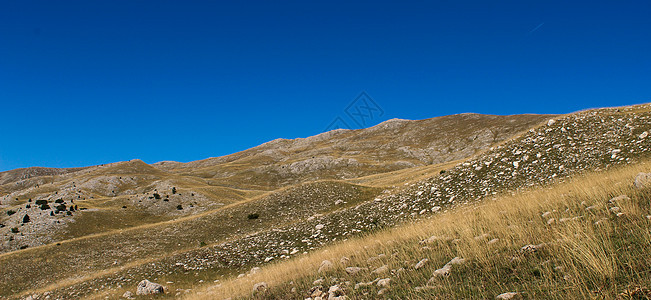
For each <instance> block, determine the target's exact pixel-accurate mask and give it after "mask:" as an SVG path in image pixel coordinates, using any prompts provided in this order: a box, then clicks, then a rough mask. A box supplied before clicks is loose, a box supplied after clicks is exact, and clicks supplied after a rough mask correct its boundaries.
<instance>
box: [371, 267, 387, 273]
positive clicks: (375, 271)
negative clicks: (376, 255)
mask: <svg viewBox="0 0 651 300" xmlns="http://www.w3.org/2000/svg"><path fill="white" fill-rule="evenodd" d="M388 271H389V267H388V266H387V265H383V266H381V267H379V268H377V269H375V270H373V271H371V274H384V273H386V272H388Z"/></svg>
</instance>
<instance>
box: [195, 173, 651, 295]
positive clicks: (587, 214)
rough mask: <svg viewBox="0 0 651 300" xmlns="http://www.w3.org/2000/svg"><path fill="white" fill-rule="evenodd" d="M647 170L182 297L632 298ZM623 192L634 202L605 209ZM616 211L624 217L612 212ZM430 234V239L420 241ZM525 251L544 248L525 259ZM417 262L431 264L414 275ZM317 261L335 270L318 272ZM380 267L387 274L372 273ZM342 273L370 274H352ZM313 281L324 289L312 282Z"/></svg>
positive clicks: (495, 202) (578, 181)
mask: <svg viewBox="0 0 651 300" xmlns="http://www.w3.org/2000/svg"><path fill="white" fill-rule="evenodd" d="M650 168H651V167H650V163H649V161H646V162H643V163H638V164H635V165H631V166H626V167H622V168H618V169H615V170H612V171H607V172H601V173H595V174H590V175H586V176H579V177H577V178H575V179H573V180H571V181H569V182H566V183H561V184H556V185H552V186H549V187H545V188H536V189H532V190H527V191H522V192H519V193H517V194H515V195H504V196H498V197H495V198H493V199H490V200H486V201H483V202H480V203H476V204H473V205H468V206H465V207H462V208H460V209H457V210H452V211H450V212H447V213H443V214H440V215H437V216H435V217H433V218H431V219H428V220H424V221H418V222H415V223H412V224H408V225H403V226H400V227H397V228H392V229H389V230H386V231H382V232H379V233H376V234H372V235H369V236H365V237H362V238H357V239H353V240H349V241H346V242H342V243H338V244H336V245H333V246H330V247H327V248H326V249H324V250H321V251H317V252H315V253H311V254H309V255H305V256H302V257H297V258H295V259H292V260H290V261H286V262H282V263H278V264H274V265H271V266H268V267H263V268H262V271H261V272H259V273H257V274H253V275H250V276H247V277H244V278H240V279H236V278H231V279H229V280H226V281H224V282H223V283H222V284H221V285H220V286H218V287H214V286H210V288H205V287H204V288H203V289H200V290H201V291H200V292H197V293H193V294H191V295H190V296H188V297H187V298H188V299H224V298H229V297H234V298H238V297H245V298H246V297H253V296H254V295H253V293H252V286H253V284H255V283H258V282H266V283H268V284H269V285H270V290H269V291H268V292H266V293H262V294H258V295H257V296H260V297H262V298H264V299H304V298H307V297H310V295H311V294H312V293H313V292H314V290H315V289H316V288H318V289H321V290H322V291H324V292H327V291H328V289H329V287H330V286H333V285H338V286H340V287H341V288H342V289H343V291H344V293H345V294H346V295H347V296H348V297H350V298H352V299H368V298H387V299H405V298H409V299H432V298H441V299H468V298H491V297H495V296H496V295H498V294H501V293H504V292H519V293H522V294H523V295H524V296H525V297H526V298H531V299H540V298H546V299H585V298H595V297H597V298H606V299H612V298H615V297H616V296H618V295H620V296H621V297H623V298H625V299H628V298H627V297H626V295H627V293H628V294H631V293H636V291H637V293H640V291H641V290H643V289H641V288H649V287H651V261H650V260H649V259H648V253H647V252H648V247H649V245H651V231H650V228H651V226H650V225H651V220H649V218H648V217H647V216H649V215H651V207H650V206H649V201H650V200H651V189H649V188H646V189H643V190H637V189H635V188H634V187H633V185H632V182H633V177H634V175H635V174H637V173H638V172H641V171H646V172H648V171H649V169H650ZM619 195H627V196H628V197H630V199H625V198H624V199H620V200H616V201H614V202H613V203H609V202H608V201H609V199H611V198H613V197H615V196H619ZM615 206H616V207H619V208H620V211H619V212H621V213H623V214H622V215H620V216H616V214H614V213H613V212H612V211H611V210H609V209H610V208H612V207H615ZM543 215H544V217H543ZM549 220H554V221H549ZM430 237H435V238H432V239H430V240H429V242H427V243H423V242H422V241H423V240H427V239H429V238H430ZM528 244H533V245H540V244H543V245H544V246H541V247H539V249H538V250H537V251H535V252H523V251H522V250H521V248H522V247H523V246H525V245H528ZM380 254H384V255H386V256H380V257H379V258H378V255H380ZM343 257H347V258H349V259H350V260H349V261H346V262H344V261H342V260H341V259H342V258H343ZM454 257H461V258H464V259H466V262H465V263H464V264H461V265H459V266H455V267H453V268H452V271H451V275H450V276H449V277H445V278H435V279H434V280H430V278H432V273H433V271H434V270H436V269H438V268H441V267H442V266H443V265H444V264H446V263H447V262H448V261H450V260H451V259H452V258H454ZM374 258H375V259H374ZM422 259H428V260H429V261H428V262H427V263H426V264H425V265H424V267H422V268H420V269H418V270H415V269H414V265H415V264H416V263H417V262H419V261H421V260H422ZM323 260H330V261H331V262H333V263H334V268H333V269H331V270H329V271H327V272H323V273H321V274H319V273H318V272H317V270H318V268H319V266H320V264H321V263H322V261H323ZM382 265H387V266H388V269H389V271H387V272H385V273H382V274H371V273H370V272H369V271H370V270H374V269H376V268H378V267H380V266H382ZM346 266H356V267H362V268H367V269H368V270H364V271H361V272H360V273H358V274H355V275H350V274H348V273H346V272H345V271H344V268H345V267H346ZM378 278H391V283H390V286H389V288H388V289H386V290H385V291H384V294H383V296H378V292H379V291H380V290H381V289H382V288H381V287H378V286H377V284H375V283H374V284H371V285H368V286H361V287H360V286H358V287H357V288H355V285H356V284H358V283H367V282H374V281H375V282H377V281H376V280H377V279H378ZM317 279H322V283H319V284H314V283H313V282H314V281H315V280H317ZM362 285H363V284H362ZM315 287H316V288H315ZM647 296H649V294H647Z"/></svg>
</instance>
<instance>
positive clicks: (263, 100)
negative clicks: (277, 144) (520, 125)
mask: <svg viewBox="0 0 651 300" xmlns="http://www.w3.org/2000/svg"><path fill="white" fill-rule="evenodd" d="M225 2H226V1H30V0H26V1H4V2H3V3H2V5H1V6H0V103H1V104H2V106H1V107H2V109H1V110H0V111H1V112H2V114H1V115H0V171H2V170H8V169H14V168H19V167H28V166H47V167H73V166H87V165H94V164H101V163H107V162H115V161H122V160H128V159H133V158H139V159H142V160H144V161H145V162H148V163H153V162H157V161H161V160H176V161H191V160H197V159H202V158H207V157H211V156H221V155H226V154H229V153H233V152H236V151H240V150H244V149H246V148H249V147H252V146H255V145H258V144H260V143H263V142H266V141H269V140H272V139H274V138H279V137H283V138H295V137H306V136H310V135H314V134H318V133H320V132H322V131H323V130H324V129H325V128H326V127H327V126H328V125H329V124H330V123H331V122H332V121H333V120H334V119H335V118H337V117H338V116H340V117H342V119H345V120H346V118H350V117H349V116H348V115H347V114H346V113H345V111H344V110H345V109H346V107H348V105H349V104H350V103H351V101H353V100H354V99H355V98H356V97H357V96H358V95H359V94H360V93H361V92H362V91H366V92H367V93H368V95H369V96H370V97H371V98H372V99H373V100H374V101H375V103H376V104H377V106H378V107H380V108H381V109H382V110H383V112H384V113H383V114H382V115H381V116H378V115H375V116H374V117H373V119H372V120H370V121H368V124H369V125H373V124H376V123H379V122H381V121H383V120H387V119H390V118H406V119H423V118H430V117H435V116H441V115H448V114H454V113H461V112H478V113H487V114H501V115H503V114H515V113H566V112H572V111H576V110H580V109H583V108H590V107H602V106H616V105H624V104H634V103H643V102H650V101H651V58H650V57H651V56H650V55H649V53H651V18H649V12H650V11H651V2H649V1H586V2H581V1H572V2H571V3H568V2H569V1H409V2H405V1H352V2H351V1H282V2H280V1H260V2H253V1H237V3H230V4H228V3H225ZM233 2H236V1H233ZM346 122H347V123H348V124H349V125H350V126H353V127H359V126H357V125H355V123H354V122H353V121H351V120H350V119H347V121H346Z"/></svg>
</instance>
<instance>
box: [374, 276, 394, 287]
mask: <svg viewBox="0 0 651 300" xmlns="http://www.w3.org/2000/svg"><path fill="white" fill-rule="evenodd" d="M389 284H391V278H384V279H380V280H378V281H377V286H379V287H388V286H389Z"/></svg>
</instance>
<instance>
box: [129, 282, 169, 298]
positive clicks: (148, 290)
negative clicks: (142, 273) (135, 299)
mask: <svg viewBox="0 0 651 300" xmlns="http://www.w3.org/2000/svg"><path fill="white" fill-rule="evenodd" d="M163 293H165V290H164V289H163V286H162V285H160V284H158V283H154V282H151V281H149V280H147V279H145V280H143V281H141V282H140V283H138V288H137V289H136V295H153V294H163Z"/></svg>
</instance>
